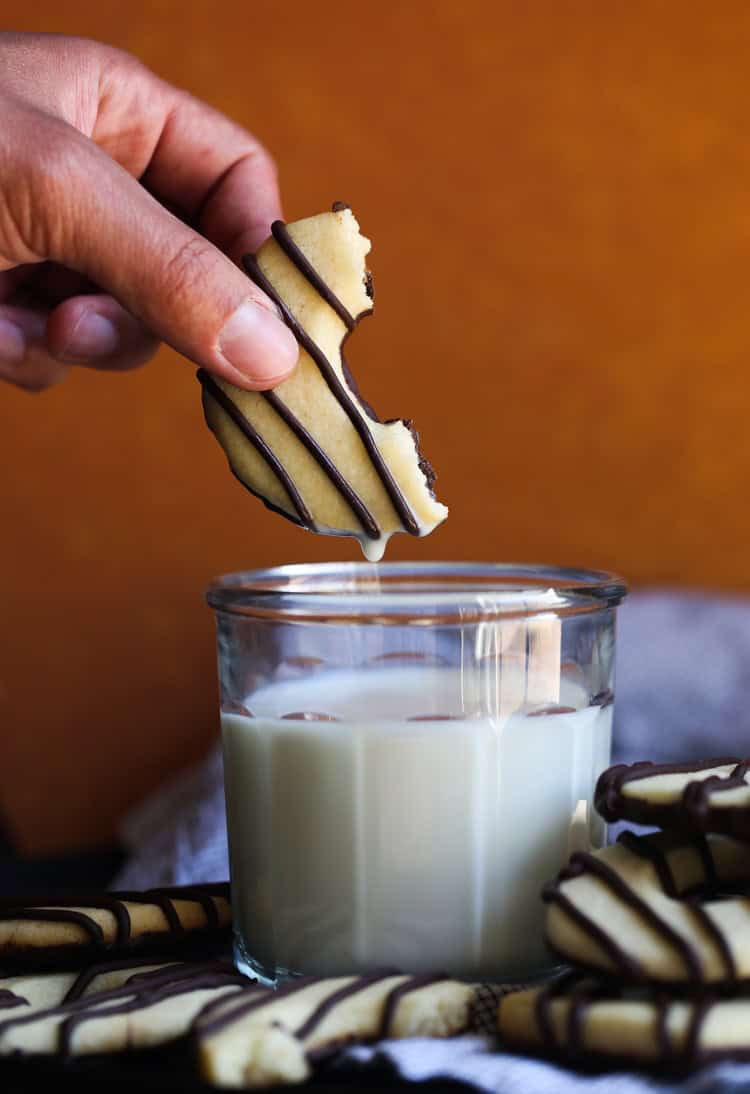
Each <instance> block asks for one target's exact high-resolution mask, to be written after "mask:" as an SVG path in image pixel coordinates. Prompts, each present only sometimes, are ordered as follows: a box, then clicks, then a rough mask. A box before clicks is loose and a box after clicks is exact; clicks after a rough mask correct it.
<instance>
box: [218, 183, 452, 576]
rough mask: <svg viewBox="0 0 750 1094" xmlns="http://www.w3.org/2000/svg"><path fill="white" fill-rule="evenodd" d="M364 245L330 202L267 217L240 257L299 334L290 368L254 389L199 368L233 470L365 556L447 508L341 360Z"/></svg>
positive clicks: (364, 303) (408, 442)
mask: <svg viewBox="0 0 750 1094" xmlns="http://www.w3.org/2000/svg"><path fill="white" fill-rule="evenodd" d="M369 250H370V242H369V240H367V239H365V238H364V236H362V235H361V234H360V232H359V225H358V224H357V221H356V220H355V218H354V216H353V214H352V212H351V210H350V209H349V208H348V206H345V205H342V204H340V203H337V205H335V206H334V208H333V210H332V211H331V212H329V213H321V214H320V215H319V216H313V217H309V218H307V219H306V220H300V221H297V222H296V223H294V224H289V225H285V224H284V223H283V222H281V221H277V222H276V223H275V224H274V225H273V235H272V237H271V238H270V239H269V240H268V241H267V242H266V243H265V244H264V245H263V247H262V248H261V249H260V251H259V252H258V255H257V256H256V257H253V256H247V257H246V258H245V259H244V265H245V269H246V272H247V273H248V275H249V276H250V277H251V278H252V279H253V281H254V282H255V283H256V284H257V285H258V286H259V288H261V289H262V290H263V291H264V292H265V293H266V294H267V296H269V297H270V298H271V300H272V301H273V302H274V303H275V304H276V306H277V308H278V309H279V312H280V314H281V316H282V318H283V319H284V321H285V322H286V324H287V326H288V327H289V328H290V330H291V331H292V333H293V334H294V335H295V337H296V339H297V341H298V342H299V346H300V359H299V363H298V366H297V368H296V370H295V372H294V374H293V375H292V376H291V377H290V378H289V379H287V380H285V381H284V382H283V383H282V384H280V385H279V386H278V387H276V388H275V389H274V390H273V391H264V392H256V391H243V390H241V389H240V388H237V387H234V386H233V385H232V384H230V383H228V382H226V381H224V380H219V379H216V378H215V377H212V376H210V375H209V374H208V373H206V372H204V371H203V370H201V371H199V373H198V378H199V380H200V382H201V385H202V388H203V409H204V413H205V416H206V422H207V424H208V426H209V427H210V429H211V430H212V431H213V432H214V434H215V435H216V438H217V440H218V441H219V444H220V445H221V446H222V448H223V449H224V451H225V453H226V455H227V458H228V460H229V465H230V467H231V469H232V471H233V472H234V474H235V475H236V476H237V478H238V479H239V480H240V482H242V483H243V484H244V485H245V486H246V487H247V488H248V489H249V490H250V491H251V492H252V493H253V494H256V495H257V496H258V497H259V498H261V500H262V501H264V502H265V504H266V505H267V506H268V507H269V508H271V509H273V510H275V511H276V512H278V513H281V514H282V515H283V516H285V517H287V518H288V519H289V520H292V521H294V522H295V523H297V524H299V525H301V526H302V527H303V528H307V529H310V530H312V531H316V532H324V533H326V534H330V535H347V536H354V537H355V538H356V539H358V540H359V542H360V544H361V546H362V549H363V551H364V553H365V555H366V557H367V558H368V559H370V560H371V561H376V560H377V559H379V558H381V557H382V555H383V552H384V550H385V546H386V543H387V542H388V539H389V537H390V536H391V535H393V534H394V533H395V532H408V533H410V534H411V535H414V536H423V535H426V534H427V533H428V532H430V531H432V529H433V528H435V526H436V525H438V524H440V523H441V522H442V521H443V520H445V518H446V516H447V513H448V511H447V509H446V508H445V506H444V505H441V504H440V503H439V502H438V501H437V500H436V499H435V496H434V493H433V489H432V485H433V481H434V477H435V476H434V472H433V471H432V468H431V467H430V465H429V464H428V463H427V461H426V460H425V459H424V457H423V456H422V454H421V452H420V450H419V444H418V437H417V434H416V433H415V432H414V430H413V428H412V426H411V423H410V422H407V421H401V420H393V421H388V422H381V421H380V420H379V419H378V418H377V417H376V415H375V413H374V412H373V410H372V408H371V407H370V406H368V405H367V403H365V402H364V400H363V399H362V397H361V395H360V394H359V391H358V389H357V386H356V384H355V382H354V379H353V377H352V375H351V373H350V372H349V370H348V367H347V364H346V361H345V360H344V355H343V345H344V342H345V341H346V339H347V338H348V336H349V335H350V334H351V333H352V331H353V330H354V329H355V327H356V326H357V324H358V323H359V321H360V319H362V317H363V316H365V315H368V314H369V313H370V312H371V311H372V287H371V281H370V278H369V274H368V272H367V270H366V267H365V256H366V255H367V254H368V252H369Z"/></svg>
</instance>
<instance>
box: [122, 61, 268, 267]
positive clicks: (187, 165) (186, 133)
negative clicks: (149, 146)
mask: <svg viewBox="0 0 750 1094" xmlns="http://www.w3.org/2000/svg"><path fill="white" fill-rule="evenodd" d="M149 75H150V74H149ZM158 82H159V84H160V85H161V87H162V88H166V90H165V95H166V96H167V97H168V98H169V99H173V100H174V105H173V107H172V109H171V112H170V113H169V115H168V116H167V118H166V121H165V123H164V128H163V129H162V132H161V135H160V137H159V140H158V143H157V145H156V147H155V149H154V153H153V156H152V158H151V162H150V163H149V166H148V169H147V171H146V173H145V175H144V182H145V183H146V184H147V185H148V186H149V188H150V189H152V190H153V192H154V193H156V194H158V195H159V196H160V197H162V198H165V199H166V200H168V201H171V202H174V203H175V204H177V205H179V206H180V208H182V209H184V210H185V212H186V213H187V215H188V216H189V217H190V218H191V219H192V221H193V223H196V224H199V225H200V229H201V231H202V232H203V234H205V235H206V236H207V237H208V238H209V239H210V240H211V241H212V242H213V243H215V244H216V245H217V247H219V248H220V249H221V250H222V251H224V252H225V253H226V254H229V255H231V257H232V258H233V259H234V261H235V262H238V263H239V261H240V259H241V258H242V255H243V254H247V253H248V251H252V252H254V251H256V250H257V249H258V248H259V247H260V245H261V243H263V241H264V240H265V239H267V238H268V236H269V235H270V233H271V224H272V223H273V221H274V220H277V219H279V218H280V217H281V200H280V197H279V188H278V182H277V176H276V167H275V165H274V162H273V160H272V159H271V157H270V156H269V154H268V153H267V152H266V150H265V149H264V148H263V146H262V145H261V144H260V143H259V142H258V141H257V140H256V139H255V138H254V137H252V136H251V135H250V134H249V133H248V132H246V131H245V130H244V129H242V127H241V126H239V125H236V124H235V123H234V122H232V121H230V120H229V118H226V117H224V115H223V114H220V113H219V112H218V111H216V110H213V109H212V108H211V107H210V106H207V105H206V104H205V103H202V102H199V101H198V100H197V99H193V98H192V97H191V96H189V95H186V94H184V93H182V92H175V91H174V89H173V88H167V87H166V85H164V84H162V83H161V81H158ZM198 152H199V154H197V153H198Z"/></svg>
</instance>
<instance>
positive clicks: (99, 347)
mask: <svg viewBox="0 0 750 1094" xmlns="http://www.w3.org/2000/svg"><path fill="white" fill-rule="evenodd" d="M119 348H120V334H119V332H118V330H117V327H116V326H115V325H114V323H113V322H112V320H111V319H107V317H106V316H104V315H100V314H99V313H98V312H94V311H92V312H84V314H83V315H82V316H81V318H80V319H79V320H78V322H77V323H76V325H75V327H74V328H73V330H72V331H71V333H70V338H69V339H68V341H67V343H66V344H65V345H64V346H63V347H61V349H60V351H59V352H58V354H57V356H58V358H59V359H61V360H63V361H95V360H96V359H97V358H99V357H109V356H111V355H112V354H113V353H115V352H116V351H117V350H118V349H119Z"/></svg>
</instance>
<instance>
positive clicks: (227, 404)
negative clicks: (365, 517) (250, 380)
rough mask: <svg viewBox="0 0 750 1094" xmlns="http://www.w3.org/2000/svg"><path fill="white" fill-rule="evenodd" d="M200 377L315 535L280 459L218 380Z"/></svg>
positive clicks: (308, 514) (203, 374)
mask: <svg viewBox="0 0 750 1094" xmlns="http://www.w3.org/2000/svg"><path fill="white" fill-rule="evenodd" d="M197 376H198V379H199V381H200V383H201V386H202V387H203V390H204V391H207V392H208V394H209V395H210V396H211V398H212V399H214V400H215V401H216V402H217V403H218V404H219V406H220V407H221V409H222V410H223V411H224V412H225V413H226V414H227V415H228V416H229V417H230V418H231V419H232V421H233V422H234V424H235V425H236V426H237V428H238V429H239V430H240V432H241V433H242V435H243V436H244V437H245V439H246V440H247V441H249V442H250V444H251V445H252V446H253V448H254V449H255V451H256V452H257V453H258V455H259V456H260V457H261V459H262V460H264V461H265V463H266V464H267V466H268V467H269V469H270V470H271V471H272V472H273V473H274V475H275V476H276V478H277V479H278V480H279V482H280V483H281V485H282V486H283V488H284V490H286V492H287V495H288V496H289V501H290V502H291V504H292V506H293V508H294V511H295V512H296V514H297V523H298V524H301V525H303V527H305V528H309V529H310V530H311V531H314V530H315V521H314V520H313V515H312V513H311V512H310V510H309V509H308V508H307V506H306V505H305V502H304V499H303V497H302V495H301V494H300V492H299V490H298V489H297V487H296V486H295V484H294V480H293V479H292V476H291V475H290V474H289V472H288V471H287V469H286V468H285V467H284V465H283V463H282V462H281V460H280V459H278V457H277V456H276V455H275V453H274V452H273V450H272V449H271V448H270V447H269V446H268V445H267V444H266V442H265V441H264V440H263V438H262V437H261V435H260V433H258V431H257V429H255V428H254V427H253V426H252V425H251V424H250V422H249V421H248V420H247V418H246V417H245V415H244V414H243V413H242V411H241V410H240V408H239V407H238V406H237V404H236V403H234V402H233V401H232V399H230V398H229V396H228V395H227V393H226V392H225V391H224V389H223V388H222V387H220V386H219V384H217V383H216V381H215V380H214V378H213V377H212V376H210V375H209V374H208V373H207V372H206V370H205V369H202V368H201V369H198V372H197ZM263 500H264V501H265V500H266V499H265V498H264V499H263ZM284 515H285V516H287V515H288V514H286V513H285V514H284Z"/></svg>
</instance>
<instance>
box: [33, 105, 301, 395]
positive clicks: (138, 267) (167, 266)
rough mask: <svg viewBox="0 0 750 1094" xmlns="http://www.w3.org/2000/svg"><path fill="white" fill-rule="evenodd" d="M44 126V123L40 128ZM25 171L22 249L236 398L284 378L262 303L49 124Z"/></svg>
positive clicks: (162, 213) (129, 182)
mask: <svg viewBox="0 0 750 1094" xmlns="http://www.w3.org/2000/svg"><path fill="white" fill-rule="evenodd" d="M48 124H49V123H48ZM49 128H50V130H51V132H50V133H49V134H48V135H47V139H46V142H44V143H42V144H41V145H37V148H40V147H41V148H42V149H43V150H44V151H43V152H42V153H41V155H42V156H43V159H44V164H43V169H42V170H41V171H39V169H38V167H37V165H36V164H33V163H32V164H31V166H30V173H31V175H32V183H33V185H32V186H31V187H30V191H27V193H26V201H27V202H29V199H30V202H31V210H30V212H31V216H30V217H28V218H26V222H27V223H29V222H32V223H33V228H32V229H30V231H31V234H32V237H33V238H32V241H30V246H31V249H32V250H33V251H34V253H35V254H36V257H37V258H43V259H51V260H53V261H55V262H59V263H62V264H63V265H65V266H68V267H69V268H71V269H74V270H76V271H78V272H79V273H82V274H85V275H86V276H87V277H89V278H90V279H91V280H92V281H94V282H95V283H96V284H97V285H99V286H101V287H102V288H103V289H105V290H106V291H107V292H109V293H111V294H112V296H114V297H116V299H117V300H119V301H120V303H121V304H123V305H124V307H125V308H127V310H128V311H129V312H131V313H132V314H133V315H135V316H137V317H138V318H139V319H140V320H141V321H142V322H143V323H144V324H145V325H146V326H147V327H148V328H149V329H150V330H151V331H152V332H153V333H154V334H156V335H157V336H158V337H159V338H161V339H163V340H164V341H165V342H168V343H169V344H170V345H171V346H173V347H174V348H175V349H176V350H178V351H179V352H180V353H183V354H184V355H185V356H186V357H189V358H191V360H193V361H194V362H195V363H196V364H198V365H202V366H203V367H204V368H206V369H208V370H209V371H211V372H213V373H216V374H217V375H219V376H222V377H223V378H224V379H226V380H229V381H230V382H231V383H233V384H237V385H238V386H240V387H244V388H267V387H271V386H273V385H274V384H276V383H279V382H280V381H281V380H283V379H284V378H285V377H286V376H287V375H288V374H289V373H290V372H291V371H292V370H293V368H294V366H295V364H296V361H297V356H298V347H297V343H296V341H295V339H294V337H293V335H292V334H291V333H290V331H289V330H288V329H287V328H286V327H285V326H284V324H283V322H282V321H281V320H280V319H279V318H278V316H277V313H276V310H275V308H274V306H273V304H272V303H271V302H270V301H269V299H268V298H267V297H266V296H265V295H264V294H263V293H262V292H261V291H260V290H259V289H258V288H257V287H256V286H255V285H254V284H253V283H252V281H250V280H249V278H247V277H246V276H245V274H244V273H242V272H241V271H240V269H239V268H238V267H237V266H235V265H234V263H233V262H232V261H231V260H230V259H229V258H227V256H226V255H225V254H223V253H222V252H221V251H220V250H219V249H218V248H217V247H215V246H214V245H213V244H212V243H210V242H209V241H208V240H207V239H205V238H204V237H203V236H201V235H199V234H198V233H197V232H195V231H193V230H192V229H191V228H189V227H187V226H186V225H185V224H183V223H182V221H180V220H178V219H177V217H175V216H173V215H172V214H171V213H169V212H168V211H167V210H166V209H165V208H164V207H163V206H162V205H160V204H159V202H158V201H157V200H156V199H155V198H154V197H152V196H151V195H150V194H149V193H148V191H147V190H145V189H144V188H143V187H142V186H141V185H140V184H139V183H138V182H137V181H136V180H135V179H134V178H132V177H131V176H130V175H129V174H128V173H127V171H125V170H124V169H123V168H122V167H120V166H119V164H117V163H116V162H115V161H114V160H113V159H111V158H110V157H109V156H107V155H106V153H104V152H103V151H102V150H101V149H100V148H98V147H97V146H96V145H95V144H94V143H93V142H92V141H89V140H88V139H87V138H85V137H83V136H81V134H79V133H78V132H77V131H76V130H74V129H73V128H72V127H69V126H67V125H65V124H63V125H60V124H59V123H58V122H56V121H52V122H51V124H49Z"/></svg>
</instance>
